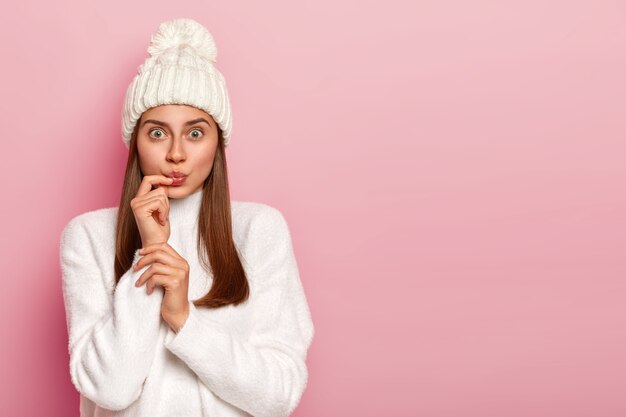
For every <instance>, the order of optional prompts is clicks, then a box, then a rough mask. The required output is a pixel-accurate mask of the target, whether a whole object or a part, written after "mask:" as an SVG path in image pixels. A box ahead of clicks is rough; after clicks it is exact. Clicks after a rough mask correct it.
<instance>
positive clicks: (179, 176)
mask: <svg viewBox="0 0 626 417" xmlns="http://www.w3.org/2000/svg"><path fill="white" fill-rule="evenodd" d="M167 176H168V177H170V178H182V177H186V176H187V174H183V173H182V172H178V171H174V172H171V173H169V174H167Z"/></svg>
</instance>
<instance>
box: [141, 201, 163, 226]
mask: <svg viewBox="0 0 626 417" xmlns="http://www.w3.org/2000/svg"><path fill="white" fill-rule="evenodd" d="M167 200H168V198H167V197H164V196H162V195H156V196H154V197H152V198H148V199H145V200H143V201H140V202H139V203H138V205H137V209H138V210H140V212H141V213H144V214H145V215H146V216H148V217H154V218H155V220H157V221H159V222H160V223H161V224H163V225H165V222H166V221H167V220H168V219H169V204H168V203H166V201H167ZM155 213H156V214H157V217H155Z"/></svg>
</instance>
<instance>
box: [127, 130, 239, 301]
mask: <svg viewBox="0 0 626 417" xmlns="http://www.w3.org/2000/svg"><path fill="white" fill-rule="evenodd" d="M140 121H141V118H140V119H139V120H138V121H137V123H136V125H135V129H134V130H133V133H132V136H131V139H130V146H129V152H128V161H127V162H126V174H125V176H124V185H123V187H122V195H121V198H120V205H119V209H118V213H117V225H116V238H115V283H116V284H117V283H118V282H119V280H120V278H121V277H122V275H124V273H125V272H126V271H128V270H129V269H130V267H131V266H132V261H133V256H134V254H135V251H136V250H137V249H139V248H141V236H140V234H139V229H138V228H137V223H136V222H135V216H134V214H133V211H132V208H131V207H130V201H131V200H132V199H133V198H135V196H136V195H137V190H138V189H139V184H140V183H141V180H142V178H143V175H142V173H141V169H140V167H139V156H138V153H137V135H138V131H139V125H140ZM217 131H218V144H217V149H216V152H215V159H214V161H213V167H212V169H211V172H210V174H209V176H208V177H207V178H206V180H205V181H204V185H203V188H202V194H203V195H202V202H201V207H200V216H199V219H198V240H197V250H198V259H199V260H200V263H201V264H202V266H203V267H204V268H205V270H207V271H208V270H211V272H212V275H213V284H212V286H211V290H210V291H209V293H208V294H206V295H204V296H203V297H202V298H200V299H198V300H195V301H193V303H194V305H195V306H197V307H200V306H202V307H209V308H217V307H221V306H226V305H229V304H234V305H237V304H239V303H242V302H244V301H246V300H247V299H248V295H249V286H248V280H247V277H246V273H245V271H244V268H243V265H242V263H241V260H240V258H239V253H238V251H237V248H236V247H235V244H234V242H233V237H232V219H231V211H230V210H231V207H230V192H229V188H228V173H227V167H226V155H225V152H224V139H223V136H222V130H221V129H220V127H219V126H218V127H217ZM207 257H208V260H209V262H210V264H209V263H207Z"/></svg>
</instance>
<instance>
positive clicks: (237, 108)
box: [0, 0, 626, 417]
mask: <svg viewBox="0 0 626 417" xmlns="http://www.w3.org/2000/svg"><path fill="white" fill-rule="evenodd" d="M174 17H192V18H195V19H197V20H199V21H200V22H201V23H203V24H204V25H206V26H207V28H209V30H210V31H211V33H212V34H213V36H214V38H215V40H216V42H217V46H218V61H217V66H218V68H219V69H220V70H221V71H222V73H223V74H224V75H225V77H226V80H227V83H228V87H229V92H230V96H231V101H232V106H233V138H232V144H231V146H230V147H229V148H228V150H227V156H228V163H229V167H230V174H231V186H232V189H231V191H232V196H233V198H234V199H237V200H253V201H260V202H265V203H267V204H270V205H273V206H275V207H277V208H279V209H280V210H281V211H282V212H283V214H284V215H285V217H286V218H287V220H288V222H289V225H290V228H291V231H292V235H293V240H294V246H295V251H296V255H297V258H298V261H299V267H300V271H301V278H302V281H303V283H304V286H305V290H306V292H307V297H308V300H309V304H310V307H311V311H312V314H313V320H314V323H315V327H316V334H315V339H314V341H313V345H312V347H311V350H310V352H309V359H308V364H309V369H310V379H309V385H308V388H307V391H306V392H305V394H304V396H303V398H302V401H301V403H300V407H299V408H298V410H297V411H296V413H295V415H297V416H362V417H363V416H428V417H440V416H441V417H443V416H454V417H460V416H481V417H490V416H494V417H496V416H497V417H501V416H507V417H514V416H520V417H521V416H523V417H527V416H532V417H544V416H545V417H556V416H567V417H576V416H594V417H597V416H601V417H613V416H615V417H617V416H625V415H626V402H625V401H624V398H626V354H625V352H626V334H625V331H624V330H625V325H626V303H625V298H626V282H625V280H624V277H625V273H626V257H625V256H624V249H625V244H626V233H625V232H626V221H625V220H624V219H625V217H624V214H625V212H626V198H625V191H626V189H625V181H624V180H625V174H626V168H625V164H624V157H625V155H626V143H625V142H626V117H625V116H626V105H625V103H626V101H625V97H626V81H625V74H626V24H625V23H624V22H625V18H626V4H625V3H624V2H623V1H584V2H583V1H576V2H574V1H519V2H512V1H508V2H507V1H486V0H483V1H475V2H442V1H408V0H406V1H384V2H373V1H364V0H360V1H356V0H352V1H340V2H337V1H330V0H317V1H286V0H281V1H269V2H268V1H266V2H252V1H248V2H240V1H228V2H208V1H205V2H200V1H174V2H170V1H156V2H155V1H150V2H148V1H131V2H121V1H118V2H98V3H95V2H85V1H72V2H70V1H66V2H63V3H58V2H57V3H53V2H33V1H32V0H27V1H20V2H10V3H7V4H5V5H4V6H3V13H2V14H1V15H0V35H1V36H2V66H1V70H0V71H2V77H1V81H0V82H1V83H2V100H0V106H1V108H0V114H2V118H3V123H2V133H3V137H2V155H3V158H2V159H3V162H2V167H3V168H4V171H5V173H4V181H3V184H2V188H3V190H2V195H3V209H2V212H3V215H2V225H3V233H2V236H3V239H2V249H3V250H2V260H3V288H2V302H1V303H0V308H1V309H2V311H1V313H2V317H4V321H3V326H2V328H3V330H2V333H3V337H2V339H3V340H2V343H1V345H0V346H1V349H2V352H0V353H1V355H0V361H1V362H2V363H1V369H2V372H1V374H2V376H1V378H2V389H1V390H0V392H1V394H0V395H1V396H2V398H1V404H0V410H1V413H2V415H7V416H14V415H20V416H35V415H42V413H43V414H46V415H50V416H66V417H70V416H78V394H77V393H76V391H75V390H74V387H73V386H72V384H71V382H70V378H69V370H68V360H69V358H68V354H67V330H66V327H65V315H64V314H65V313H64V307H63V300H62V292H61V276H60V267H59V264H58V261H59V254H58V250H59V247H58V244H59V234H60V232H61V230H62V228H63V226H64V225H65V224H66V223H67V221H68V220H69V219H70V218H71V217H73V216H75V215H77V214H79V213H82V212H85V211H88V210H94V209H97V208H101V207H111V206H114V205H117V203H118V201H119V200H118V199H119V194H120V189H121V181H122V176H123V168H124V165H125V160H126V149H125V147H124V145H123V143H122V141H121V138H120V114H121V104H122V99H123V94H124V93H125V90H126V88H127V86H128V84H129V83H130V81H131V79H132V76H133V75H134V74H135V71H136V69H137V67H138V66H139V65H140V64H141V63H142V62H143V60H144V59H145V58H146V57H147V52H146V48H147V46H148V42H149V39H150V35H151V34H152V33H154V32H155V31H156V29H157V27H158V24H159V23H160V22H161V21H163V20H167V19H171V18H174Z"/></svg>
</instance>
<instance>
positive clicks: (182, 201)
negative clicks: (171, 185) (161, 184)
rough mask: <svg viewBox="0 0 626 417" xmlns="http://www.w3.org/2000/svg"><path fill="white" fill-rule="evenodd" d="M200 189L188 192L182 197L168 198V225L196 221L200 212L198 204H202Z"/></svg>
mask: <svg viewBox="0 0 626 417" xmlns="http://www.w3.org/2000/svg"><path fill="white" fill-rule="evenodd" d="M202 191H203V189H202V188H200V189H199V190H198V191H196V192H194V193H192V194H189V195H188V196H186V197H183V198H170V201H169V203H170V216H169V217H170V225H172V226H174V227H176V226H177V225H182V224H189V223H194V222H195V223H197V222H198V215H199V214H200V205H201V204H202Z"/></svg>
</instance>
